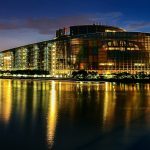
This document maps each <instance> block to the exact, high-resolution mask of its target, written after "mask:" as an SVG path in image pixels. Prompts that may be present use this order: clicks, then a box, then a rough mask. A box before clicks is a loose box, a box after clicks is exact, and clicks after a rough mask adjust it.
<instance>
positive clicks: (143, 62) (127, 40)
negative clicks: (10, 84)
mask: <svg viewBox="0 0 150 150" xmlns="http://www.w3.org/2000/svg"><path fill="white" fill-rule="evenodd" d="M0 70H1V71H2V72H11V73H15V72H17V71H20V73H25V74H28V73H30V74H38V73H43V74H48V75H50V76H68V75H70V74H71V73H72V72H73V71H77V70H86V71H95V72H98V73H99V74H112V73H121V72H128V73H131V74H136V73H138V72H144V73H146V74H149V73H150V33H141V32H127V31H126V30H124V29H121V28H117V27H112V26H106V25H82V26H71V27H69V28H64V29H59V30H57V31H56V38H55V39H52V40H49V41H44V42H40V43H35V44H30V45H26V46H22V47H18V48H14V49H10V50H5V51H2V52H0Z"/></svg>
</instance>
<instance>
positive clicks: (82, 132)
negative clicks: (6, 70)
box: [0, 79, 150, 150]
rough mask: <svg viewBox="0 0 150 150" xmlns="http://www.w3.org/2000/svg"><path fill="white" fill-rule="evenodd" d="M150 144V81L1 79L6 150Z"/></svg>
mask: <svg viewBox="0 0 150 150" xmlns="http://www.w3.org/2000/svg"><path fill="white" fill-rule="evenodd" d="M148 146H150V84H142V83H140V84H124V83H122V84H121V83H120V84H116V83H108V82H71V81H70V82H66V81H39V80H6V79H5V80H2V79H1V80H0V150H8V149H14V150H33V149H35V150H51V149H52V150H97V149H102V150H104V149H105V150H117V149H118V150H120V149H124V150H126V149H129V150H131V149H139V150H141V149H147V148H146V147H148Z"/></svg>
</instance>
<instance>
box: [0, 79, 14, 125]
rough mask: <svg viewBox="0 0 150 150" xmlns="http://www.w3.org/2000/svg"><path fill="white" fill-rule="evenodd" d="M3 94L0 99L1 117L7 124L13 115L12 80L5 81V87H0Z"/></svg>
mask: <svg viewBox="0 0 150 150" xmlns="http://www.w3.org/2000/svg"><path fill="white" fill-rule="evenodd" d="M0 90H1V93H3V95H2V96H1V97H2V99H1V100H0V118H2V120H3V122H4V123H5V124H6V125H7V124H8V123H9V120H10V116H11V109H12V108H11V103H12V95H11V94H12V84H11V80H4V81H3V89H0Z"/></svg>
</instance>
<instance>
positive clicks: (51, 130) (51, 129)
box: [47, 81, 57, 148]
mask: <svg viewBox="0 0 150 150" xmlns="http://www.w3.org/2000/svg"><path fill="white" fill-rule="evenodd" d="M56 123H57V102H56V90H55V82H54V81H52V89H51V96H50V103H49V109H48V122H47V141H48V145H49V147H50V148H51V147H52V146H53V144H54V137H55V130H56Z"/></svg>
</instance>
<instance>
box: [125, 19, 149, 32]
mask: <svg viewBox="0 0 150 150" xmlns="http://www.w3.org/2000/svg"><path fill="white" fill-rule="evenodd" d="M149 27H150V21H132V22H128V23H127V25H126V26H125V28H126V29H127V30H129V31H132V30H133V31H136V30H139V29H145V28H149Z"/></svg>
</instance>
